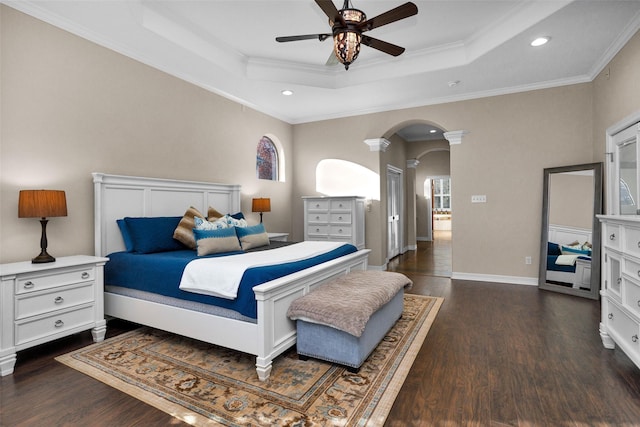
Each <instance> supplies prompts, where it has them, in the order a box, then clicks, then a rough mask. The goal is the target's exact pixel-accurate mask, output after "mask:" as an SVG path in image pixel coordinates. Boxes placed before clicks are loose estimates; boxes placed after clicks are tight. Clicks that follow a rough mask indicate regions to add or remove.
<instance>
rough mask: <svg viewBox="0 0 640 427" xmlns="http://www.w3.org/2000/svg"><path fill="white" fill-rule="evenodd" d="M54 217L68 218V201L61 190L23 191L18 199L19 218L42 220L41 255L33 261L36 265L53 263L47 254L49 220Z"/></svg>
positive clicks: (53, 259) (52, 258)
mask: <svg viewBox="0 0 640 427" xmlns="http://www.w3.org/2000/svg"><path fill="white" fill-rule="evenodd" d="M52 216H67V199H66V197H65V193H64V191H60V190H21V191H20V197H19V199H18V218H40V224H41V225H42V236H41V237H40V255H38V256H37V257H35V258H33V259H32V260H31V262H32V263H34V264H40V263H45V262H53V261H55V260H56V259H55V258H54V257H52V256H51V255H49V254H48V253H47V222H49V221H48V220H47V218H48V217H52Z"/></svg>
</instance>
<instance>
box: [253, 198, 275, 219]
mask: <svg viewBox="0 0 640 427" xmlns="http://www.w3.org/2000/svg"><path fill="white" fill-rule="evenodd" d="M251 212H260V223H262V213H263V212H271V199H269V198H258V199H253V200H252V202H251Z"/></svg>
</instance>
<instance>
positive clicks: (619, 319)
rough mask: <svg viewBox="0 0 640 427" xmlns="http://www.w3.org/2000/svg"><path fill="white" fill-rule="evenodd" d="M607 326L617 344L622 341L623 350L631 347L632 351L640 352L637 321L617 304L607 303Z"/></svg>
mask: <svg viewBox="0 0 640 427" xmlns="http://www.w3.org/2000/svg"><path fill="white" fill-rule="evenodd" d="M606 321H607V328H608V329H609V331H610V332H611V333H613V335H614V338H616V342H618V340H621V341H622V342H618V344H619V345H622V344H623V343H624V347H623V348H624V350H625V352H626V351H627V349H631V350H632V351H633V352H634V353H636V354H638V352H640V343H639V341H640V340H639V339H638V334H639V333H640V326H639V325H638V323H637V322H635V321H634V320H633V319H631V318H630V317H629V316H627V315H626V314H625V313H624V312H623V311H622V310H621V309H620V308H619V307H618V306H617V305H615V304H612V303H609V313H607V320H606Z"/></svg>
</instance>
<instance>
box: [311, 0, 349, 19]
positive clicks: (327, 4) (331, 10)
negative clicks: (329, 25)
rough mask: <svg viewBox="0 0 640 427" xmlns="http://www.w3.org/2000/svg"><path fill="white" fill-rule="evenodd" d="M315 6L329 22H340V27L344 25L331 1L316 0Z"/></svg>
mask: <svg viewBox="0 0 640 427" xmlns="http://www.w3.org/2000/svg"><path fill="white" fill-rule="evenodd" d="M316 4H317V5H318V6H320V9H322V11H323V12H324V14H325V15H327V17H328V18H329V21H331V22H336V21H340V22H341V23H342V25H346V24H345V22H344V18H343V17H342V15H340V12H338V8H336V5H335V4H333V1H331V0H316Z"/></svg>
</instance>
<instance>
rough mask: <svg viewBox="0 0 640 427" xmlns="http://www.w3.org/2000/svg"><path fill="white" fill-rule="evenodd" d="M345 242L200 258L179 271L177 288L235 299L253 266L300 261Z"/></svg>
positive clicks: (304, 243)
mask: <svg viewBox="0 0 640 427" xmlns="http://www.w3.org/2000/svg"><path fill="white" fill-rule="evenodd" d="M342 245H344V243H340V242H301V243H295V244H293V245H288V246H283V247H281V248H277V249H270V250H265V251H259V252H249V253H245V254H238V255H229V256H222V257H216V258H201V259H196V260H193V261H191V262H190V263H189V264H187V266H186V267H185V269H184V271H183V272H182V279H181V280H180V289H182V290H183V291H188V292H194V293H197V294H204V295H211V296H215V297H221V298H227V299H235V298H236V297H237V296H238V287H239V286H240V281H241V280H242V276H243V275H244V272H245V271H246V270H247V269H249V268H252V267H262V266H267V265H274V264H282V263H287V262H293V261H301V260H304V259H307V258H312V257H314V256H317V255H321V254H323V253H325V252H329V251H332V250H334V249H336V248H338V247H340V246H342Z"/></svg>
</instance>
